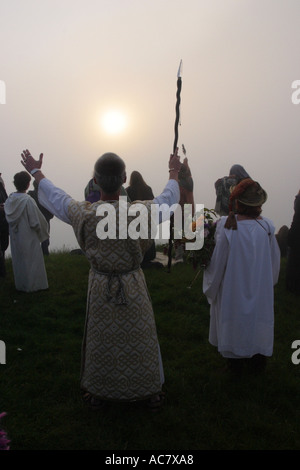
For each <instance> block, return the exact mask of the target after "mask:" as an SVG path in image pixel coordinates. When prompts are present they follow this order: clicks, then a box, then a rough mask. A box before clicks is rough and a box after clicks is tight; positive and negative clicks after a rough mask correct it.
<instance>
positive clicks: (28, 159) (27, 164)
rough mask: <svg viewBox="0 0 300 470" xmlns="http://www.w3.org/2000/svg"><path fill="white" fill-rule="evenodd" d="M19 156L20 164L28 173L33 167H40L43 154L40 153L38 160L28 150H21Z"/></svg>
mask: <svg viewBox="0 0 300 470" xmlns="http://www.w3.org/2000/svg"><path fill="white" fill-rule="evenodd" d="M21 157H22V159H23V160H21V163H22V165H23V166H24V168H25V169H26V170H27V171H28V173H30V172H31V171H32V170H34V169H35V168H38V169H40V168H42V163H43V154H42V153H41V154H40V158H39V160H35V159H34V158H33V156H32V155H31V153H30V152H29V150H23V152H22V153H21Z"/></svg>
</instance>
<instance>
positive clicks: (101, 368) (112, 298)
mask: <svg viewBox="0 0 300 470" xmlns="http://www.w3.org/2000/svg"><path fill="white" fill-rule="evenodd" d="M21 156H22V164H23V166H24V167H25V168H26V170H27V171H28V172H29V173H30V174H31V175H32V176H33V177H34V178H35V180H36V181H37V183H38V184H39V188H38V197H39V201H40V203H41V204H42V205H43V206H44V207H46V208H47V209H48V210H49V211H50V212H52V213H53V214H54V215H55V216H56V217H58V218H59V219H60V220H62V221H64V222H66V223H67V224H70V225H71V226H72V227H73V230H74V233H75V236H76V238H77V241H78V243H79V246H80V248H81V250H82V252H83V253H84V254H85V256H86V258H87V259H88V261H89V263H90V272H89V283H88V293H87V306H86V322H85V328H84V336H83V347H82V364H81V377H80V387H81V391H82V396H83V399H84V401H85V402H86V403H87V404H89V405H90V406H92V407H94V408H98V407H101V406H103V404H104V403H105V401H119V402H120V401H125V402H126V401H127V402H130V401H136V400H145V402H146V403H147V405H148V406H149V408H150V409H152V410H156V409H157V408H159V407H160V406H161V405H162V403H163V400H164V394H163V391H162V387H163V383H164V370H163V363H162V358H161V353H160V347H159V342H158V337H157V331H156V324H155V318H154V312H153V309H152V304H151V299H150V296H149V293H148V290H147V285H146V281H145V277H144V274H143V271H142V269H141V267H140V264H141V262H142V260H143V256H144V253H145V251H146V250H147V248H149V245H150V244H151V243H152V240H151V238H148V239H142V238H138V239H133V238H130V237H127V238H126V239H124V238H121V237H118V236H117V237H116V238H108V237H107V238H104V239H100V238H99V237H98V235H97V225H98V224H99V221H100V222H101V220H104V216H103V215H97V214H99V213H101V205H103V204H106V206H105V207H108V204H109V207H110V208H114V210H115V214H116V219H115V220H116V221H117V223H118V221H119V214H120V204H121V201H120V199H119V195H120V189H121V186H122V185H123V184H124V183H125V181H126V167H125V162H124V161H123V160H122V159H121V158H120V157H119V156H118V155H116V154H114V153H105V154H104V155H102V156H101V157H100V158H99V159H98V160H97V161H96V163H95V166H94V178H95V181H96V183H97V184H98V185H99V187H100V188H101V199H100V201H97V202H95V203H92V204H91V203H90V202H88V201H83V202H79V201H76V200H74V199H73V198H72V197H71V196H70V195H68V194H67V193H66V192H65V191H63V190H62V189H60V188H58V187H56V186H55V185H54V184H53V183H52V182H51V181H50V180H49V179H48V178H46V176H45V175H44V173H43V172H42V163H43V154H41V155H40V157H39V159H38V160H35V159H34V158H33V157H32V155H31V154H30V152H29V150H24V151H23V152H22V154H21ZM180 166H181V163H180V158H179V156H178V155H177V150H176V152H175V153H174V154H173V155H171V156H170V159H169V180H168V182H167V184H166V186H165V188H164V190H163V191H162V193H161V194H160V195H159V196H158V197H156V198H154V199H153V200H152V201H142V204H144V207H145V208H146V210H147V212H148V214H149V217H148V219H149V224H151V220H152V218H151V217H150V215H151V206H152V204H157V205H159V206H160V207H162V206H161V205H162V204H164V207H165V206H168V207H170V206H172V205H174V204H177V203H178V202H179V197H180V192H179V186H178V172H179V170H180ZM126 204H127V207H128V208H130V204H131V203H128V202H126ZM102 212H103V211H102ZM169 215H170V211H169ZM127 219H128V220H127V224H130V221H131V219H132V216H129V217H128V218H127ZM162 220H163V219H162ZM117 228H118V227H117ZM149 230H150V225H149Z"/></svg>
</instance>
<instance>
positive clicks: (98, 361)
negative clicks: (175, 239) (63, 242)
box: [69, 200, 163, 400]
mask: <svg viewBox="0 0 300 470" xmlns="http://www.w3.org/2000/svg"><path fill="white" fill-rule="evenodd" d="M100 204H103V202H101V201H100V202H96V203H94V204H90V203H88V202H76V201H74V200H73V201H72V202H71V203H70V205H69V218H70V221H71V224H72V227H73V229H74V233H75V235H76V238H77V240H78V243H79V245H80V247H81V249H82V250H83V251H84V253H85V255H86V257H87V259H88V260H89V262H90V265H91V269H90V273H89V285H88V298H87V312H86V323H85V331H84V339H83V350H82V370H81V387H82V389H83V390H87V391H89V392H90V393H92V394H94V395H96V396H97V397H99V398H102V399H109V400H137V399H145V398H147V397H148V396H150V395H153V394H156V393H159V392H160V391H161V387H162V382H163V372H162V366H161V360H160V352H159V344H158V339H157V333H156V326H155V318H154V314H153V310H152V304H151V300H150V296H149V294H148V290H147V286H146V282H145V278H144V273H143V271H142V270H141V268H140V263H141V261H142V259H143V255H144V253H145V251H146V250H147V248H148V247H149V244H151V242H152V241H151V240H141V239H138V240H132V239H130V238H128V239H126V240H122V239H115V240H114V239H104V240H100V239H99V238H98V236H97V234H96V225H97V224H98V222H99V220H100V219H101V217H97V216H95V213H96V210H97V207H98V206H99V205H100ZM113 204H114V206H115V208H116V214H117V218H116V219H117V220H118V216H119V202H118V201H116V202H114V203H113ZM144 204H145V205H146V207H147V209H148V211H150V207H151V203H150V202H144ZM131 220H132V218H130V217H128V224H129V223H130V222H131ZM150 220H151V219H150V217H149V221H150Z"/></svg>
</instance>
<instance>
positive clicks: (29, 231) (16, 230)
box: [4, 192, 49, 292]
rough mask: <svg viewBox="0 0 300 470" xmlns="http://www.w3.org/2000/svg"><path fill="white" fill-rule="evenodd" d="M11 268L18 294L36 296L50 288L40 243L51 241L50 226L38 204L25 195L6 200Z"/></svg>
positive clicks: (16, 194)
mask: <svg viewBox="0 0 300 470" xmlns="http://www.w3.org/2000/svg"><path fill="white" fill-rule="evenodd" d="M4 210H5V216H6V220H7V222H8V224H9V235H10V246H11V257H12V266H13V272H14V278H15V286H16V289H17V290H20V291H24V292H34V291H38V290H43V289H47V288H48V280H47V273H46V269H45V263H44V257H43V252H42V248H41V242H43V241H44V240H47V239H48V238H49V232H48V223H47V221H46V219H45V217H44V216H43V214H42V213H41V211H40V210H39V209H38V207H37V205H36V203H35V201H34V200H33V199H32V198H31V197H30V196H29V195H28V194H26V193H18V192H16V193H12V194H10V196H9V197H8V198H7V200H6V202H5V205H4Z"/></svg>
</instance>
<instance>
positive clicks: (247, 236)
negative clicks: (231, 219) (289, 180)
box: [203, 217, 280, 358]
mask: <svg viewBox="0 0 300 470" xmlns="http://www.w3.org/2000/svg"><path fill="white" fill-rule="evenodd" d="M226 219H227V217H221V219H220V221H219V222H218V224H217V230H216V246H215V250H214V253H213V256H212V259H211V263H210V265H209V266H208V268H207V269H206V270H205V271H204V276H203V292H204V294H205V295H206V297H207V300H208V302H209V303H210V328H209V342H210V343H211V344H212V345H213V346H216V347H217V348H218V351H219V352H220V353H221V355H222V356H224V357H231V358H235V357H239V358H242V357H252V356H254V355H255V354H262V355H264V356H271V355H272V353H273V337H274V285H275V284H276V283H277V281H278V276H279V270H280V250H279V247H278V243H277V240H276V238H275V228H274V225H273V223H272V221H271V220H269V219H266V218H265V217H263V218H262V219H260V220H259V223H258V222H257V221H256V220H252V219H251V220H243V221H238V222H237V224H238V228H237V230H228V229H225V228H224V224H225V222H226ZM260 224H261V225H260ZM262 226H263V227H264V228H263V227H262ZM268 233H270V235H269V234H268Z"/></svg>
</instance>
